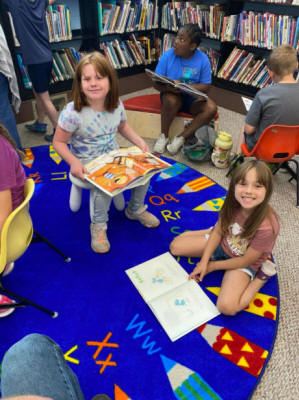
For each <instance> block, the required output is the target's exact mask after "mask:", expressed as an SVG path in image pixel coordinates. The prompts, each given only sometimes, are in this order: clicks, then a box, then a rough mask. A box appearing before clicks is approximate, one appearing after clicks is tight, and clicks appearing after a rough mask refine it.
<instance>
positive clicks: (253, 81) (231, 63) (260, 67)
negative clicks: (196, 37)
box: [217, 47, 271, 88]
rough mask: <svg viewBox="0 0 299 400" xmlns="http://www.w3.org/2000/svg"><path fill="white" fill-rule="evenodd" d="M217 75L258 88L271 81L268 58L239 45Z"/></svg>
mask: <svg viewBox="0 0 299 400" xmlns="http://www.w3.org/2000/svg"><path fill="white" fill-rule="evenodd" d="M217 77H218V78H222V79H225V80H229V81H232V82H236V83H243V84H245V85H251V86H255V87H258V88H263V87H265V86H267V85H268V84H269V83H271V77H270V75H269V73H268V69H267V65H266V60H265V59H263V58H261V57H259V56H258V55H256V54H253V53H250V52H249V51H247V50H244V49H243V50H242V49H239V48H237V47H235V48H234V49H233V51H232V52H231V54H230V55H229V56H228V58H227V60H226V61H225V63H224V64H223V66H222V67H221V68H220V70H219V72H218V74H217Z"/></svg>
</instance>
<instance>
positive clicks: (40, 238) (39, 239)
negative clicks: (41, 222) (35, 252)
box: [32, 230, 71, 262]
mask: <svg viewBox="0 0 299 400" xmlns="http://www.w3.org/2000/svg"><path fill="white" fill-rule="evenodd" d="M33 234H34V236H33V238H32V242H33V243H34V242H44V243H46V244H47V245H48V246H50V247H51V248H52V249H53V250H55V251H56V253H58V254H59V255H61V257H63V258H64V260H65V261H66V262H70V261H71V257H68V256H67V255H66V254H64V253H63V252H62V251H61V250H60V249H58V248H57V247H56V246H54V244H53V243H51V242H50V241H49V240H48V239H46V238H45V237H44V236H42V235H41V234H40V233H38V232H37V231H36V230H34V231H33Z"/></svg>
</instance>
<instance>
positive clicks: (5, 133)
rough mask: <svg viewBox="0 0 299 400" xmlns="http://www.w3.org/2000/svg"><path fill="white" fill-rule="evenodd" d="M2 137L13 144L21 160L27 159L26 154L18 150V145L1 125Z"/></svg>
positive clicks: (0, 134)
mask: <svg viewBox="0 0 299 400" xmlns="http://www.w3.org/2000/svg"><path fill="white" fill-rule="evenodd" d="M0 136H3V137H4V138H5V139H6V140H7V141H8V142H9V143H10V144H11V146H12V147H13V148H14V149H15V150H16V152H17V153H18V155H19V157H20V158H21V160H23V158H24V157H25V154H24V153H23V151H21V150H18V149H17V146H16V143H15V141H14V140H13V139H12V137H11V136H10V135H9V133H8V130H7V129H6V128H5V127H4V126H3V125H1V124H0Z"/></svg>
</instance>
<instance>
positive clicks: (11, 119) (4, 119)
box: [0, 72, 22, 150]
mask: <svg viewBox="0 0 299 400" xmlns="http://www.w3.org/2000/svg"><path fill="white" fill-rule="evenodd" d="M0 123H1V124H2V125H4V126H5V128H6V129H7V130H8V132H9V134H10V136H11V137H12V138H13V140H14V141H15V142H16V145H17V148H18V149H19V150H22V145H21V140H20V137H19V133H18V130H17V124H16V119H15V116H14V113H13V111H12V109H11V105H10V103H9V87H8V81H7V78H6V76H5V75H3V74H2V73H1V72H0Z"/></svg>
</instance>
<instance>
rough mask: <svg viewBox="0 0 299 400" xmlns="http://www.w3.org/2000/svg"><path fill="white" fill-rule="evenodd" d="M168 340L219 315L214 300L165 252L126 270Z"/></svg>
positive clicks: (175, 338)
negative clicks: (189, 278)
mask: <svg viewBox="0 0 299 400" xmlns="http://www.w3.org/2000/svg"><path fill="white" fill-rule="evenodd" d="M126 273H127V275H128V277H129V278H130V279H131V281H132V283H133V284H134V286H135V287H136V289H137V290H138V292H139V293H140V295H141V296H142V297H143V299H144V300H145V302H146V303H147V304H148V306H149V307H150V308H151V310H152V311H153V313H154V315H155V316H156V318H157V319H158V321H159V322H160V324H161V325H162V327H163V329H164V330H165V332H166V333H167V335H168V336H169V338H170V339H171V340H172V341H175V340H177V339H179V338H180V337H182V336H184V335H186V334H187V333H189V332H191V331H192V330H194V329H196V328H197V327H198V326H200V325H202V324H204V323H205V322H207V321H209V320H211V319H212V318H214V317H216V316H217V315H219V311H218V310H217V308H216V306H215V305H214V303H213V302H212V301H211V300H210V299H209V297H208V296H207V295H206V294H205V293H204V291H203V290H202V289H201V287H200V286H199V285H198V284H197V283H196V282H195V281H194V280H190V281H189V280H188V274H187V272H186V271H185V270H184V269H183V268H182V267H181V266H180V264H179V263H178V262H177V261H176V260H175V258H174V257H173V256H172V255H171V254H170V253H169V252H167V253H164V254H161V255H160V256H157V257H154V258H152V259H151V260H148V261H146V262H144V263H142V264H139V265H137V266H135V267H132V268H129V269H127V270H126Z"/></svg>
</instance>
